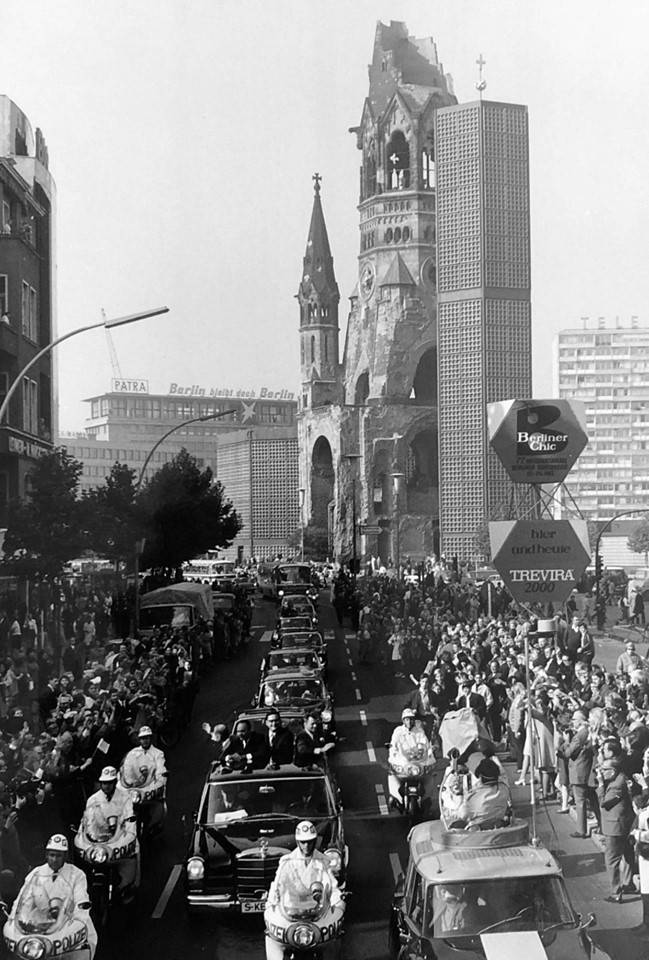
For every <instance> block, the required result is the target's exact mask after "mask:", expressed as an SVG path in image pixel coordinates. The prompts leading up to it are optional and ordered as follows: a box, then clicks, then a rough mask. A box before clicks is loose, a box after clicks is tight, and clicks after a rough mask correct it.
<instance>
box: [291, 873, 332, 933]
mask: <svg viewBox="0 0 649 960" xmlns="http://www.w3.org/2000/svg"><path fill="white" fill-rule="evenodd" d="M311 873H312V877H313V879H311V880H310V882H309V883H305V882H304V881H303V880H302V878H301V877H300V876H297V875H296V874H294V873H292V872H288V871H287V873H286V875H285V876H284V877H283V878H282V880H283V882H282V884H281V891H280V900H279V905H280V909H281V911H282V913H283V914H284V916H285V917H286V918H287V919H288V920H319V919H320V917H322V916H324V914H325V913H327V911H328V910H329V899H330V887H329V882H328V878H327V875H326V868H323V866H322V865H321V864H320V863H317V865H316V863H314V864H312V866H311Z"/></svg>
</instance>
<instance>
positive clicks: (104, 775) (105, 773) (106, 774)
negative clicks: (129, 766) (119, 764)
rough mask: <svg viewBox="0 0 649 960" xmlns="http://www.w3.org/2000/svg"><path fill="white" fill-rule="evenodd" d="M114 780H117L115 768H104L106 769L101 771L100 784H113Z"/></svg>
mask: <svg viewBox="0 0 649 960" xmlns="http://www.w3.org/2000/svg"><path fill="white" fill-rule="evenodd" d="M113 780H117V770H116V769H115V767H104V769H103V770H102V771H101V776H100V777H99V782H100V783H111V781H113Z"/></svg>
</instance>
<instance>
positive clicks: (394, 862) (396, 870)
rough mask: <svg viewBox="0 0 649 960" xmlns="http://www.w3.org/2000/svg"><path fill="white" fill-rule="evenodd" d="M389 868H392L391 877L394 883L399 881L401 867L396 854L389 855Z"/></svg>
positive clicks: (401, 871)
mask: <svg viewBox="0 0 649 960" xmlns="http://www.w3.org/2000/svg"><path fill="white" fill-rule="evenodd" d="M390 866H391V867H392V875H393V877H394V882H395V883H396V882H397V880H398V879H399V876H400V875H401V874H402V873H403V868H402V866H401V860H400V859H399V854H398V853H391V854H390Z"/></svg>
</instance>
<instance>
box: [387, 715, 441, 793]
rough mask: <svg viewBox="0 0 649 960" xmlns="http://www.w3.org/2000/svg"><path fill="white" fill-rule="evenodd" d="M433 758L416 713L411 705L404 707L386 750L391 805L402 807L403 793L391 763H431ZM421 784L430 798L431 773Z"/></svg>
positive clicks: (431, 749)
mask: <svg viewBox="0 0 649 960" xmlns="http://www.w3.org/2000/svg"><path fill="white" fill-rule="evenodd" d="M434 759H435V754H434V752H433V746H432V744H431V742H430V740H429V739H428V737H427V736H426V732H425V730H424V728H423V727H422V725H421V723H420V722H419V720H417V713H416V712H415V710H413V708H412V707H404V709H403V710H402V712H401V723H400V725H399V726H398V727H395V728H394V730H393V731H392V737H391V739H390V749H389V751H388V763H389V765H390V770H389V772H388V792H389V794H390V804H391V805H392V806H397V807H399V808H401V807H403V795H402V794H401V791H400V787H401V777H399V776H398V775H397V774H396V773H394V772H393V769H392V767H393V765H403V764H406V763H408V762H416V761H419V762H420V763H421V762H425V763H432V761H433V760H434ZM422 786H423V790H424V797H428V798H430V797H431V796H432V790H433V775H432V773H428V774H426V775H425V776H424V778H423V782H422Z"/></svg>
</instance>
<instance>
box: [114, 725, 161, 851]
mask: <svg viewBox="0 0 649 960" xmlns="http://www.w3.org/2000/svg"><path fill="white" fill-rule="evenodd" d="M138 739H139V741H140V744H139V746H137V747H133V749H132V750H129V752H128V753H127V754H126V756H125V757H124V759H123V761H122V766H121V769H120V777H119V780H120V783H119V785H120V787H122V788H123V789H124V790H139V791H140V793H141V796H140V800H139V803H138V807H137V810H138V813H139V815H140V817H141V820H142V827H143V829H144V830H145V831H146V832H147V833H148V834H155V833H158V832H159V831H160V830H161V829H162V825H163V823H164V818H165V813H166V804H165V800H164V788H165V785H166V782H167V767H166V764H165V755H164V753H163V752H162V750H159V749H158V747H154V746H152V742H153V731H152V730H151V727H149V726H146V725H145V726H142V727H140V729H139V731H138Z"/></svg>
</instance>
